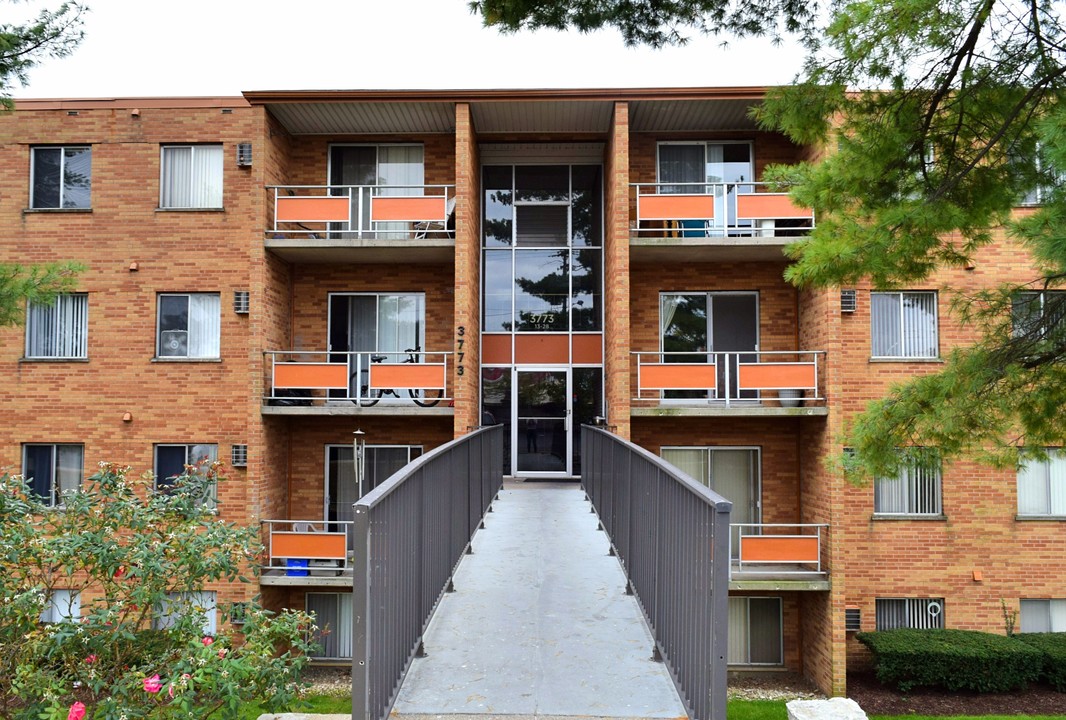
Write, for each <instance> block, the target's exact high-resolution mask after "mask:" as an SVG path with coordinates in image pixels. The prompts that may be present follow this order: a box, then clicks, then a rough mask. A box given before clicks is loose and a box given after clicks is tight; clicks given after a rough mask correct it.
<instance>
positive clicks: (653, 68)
mask: <svg viewBox="0 0 1066 720" xmlns="http://www.w3.org/2000/svg"><path fill="white" fill-rule="evenodd" d="M85 1H86V3H87V4H88V5H89V7H90V10H91V11H90V12H89V13H88V15H87V16H86V22H85V40H84V41H83V42H82V44H81V46H80V47H79V48H78V50H77V51H75V53H74V55H73V56H71V57H69V58H65V59H63V60H46V61H45V62H44V63H43V64H42V65H41V66H40V67H39V68H37V69H35V70H34V71H33V72H32V73H31V75H30V83H29V86H28V87H25V88H20V89H16V90H15V92H14V96H15V97H16V98H20V97H22V98H61V97H66V98H74V97H77V98H85V97H140V96H170V95H239V94H240V93H241V92H242V91H244V90H303V89H334V90H335V89H344V90H347V89H480V88H556V87H558V88H567V87H578V88H601V87H603V88H608V87H618V88H624V87H677V86H701V87H702V86H743V85H774V84H782V83H787V82H790V81H791V80H792V79H793V78H794V76H795V75H796V72H797V71H798V69H799V66H800V61H801V58H802V53H801V52H800V50H799V49H798V48H796V47H795V46H790V47H784V48H774V47H772V46H771V45H770V43H769V42H768V41H732V42H731V43H730V46H729V47H727V48H722V47H720V43H721V40H720V39H714V38H699V39H697V40H694V41H693V42H692V43H690V44H689V45H688V46H686V47H684V48H669V49H665V50H651V49H648V48H636V49H634V48H626V47H625V46H624V45H623V44H622V40H621V37H620V36H619V34H618V33H617V32H614V31H603V32H599V33H596V34H592V35H581V34H579V33H576V32H575V33H558V32H547V31H545V32H538V33H521V34H519V35H513V36H504V35H501V34H499V33H498V32H496V31H495V30H492V29H486V28H483V27H482V26H481V23H480V20H479V18H477V17H475V16H473V15H471V14H470V12H469V11H468V10H467V7H466V0H180V1H179V2H175V3H165V4H164V3H162V2H158V0H85ZM42 4H43V5H45V6H55V5H58V4H59V0H51V2H47V3H42V2H39V1H38V0H33V2H29V3H18V4H10V3H6V2H5V3H0V11H2V12H3V13H4V14H5V15H6V16H7V17H5V18H4V20H5V21H8V20H9V19H18V16H19V15H24V14H26V13H27V12H29V11H30V10H31V9H33V8H35V7H41V6H42Z"/></svg>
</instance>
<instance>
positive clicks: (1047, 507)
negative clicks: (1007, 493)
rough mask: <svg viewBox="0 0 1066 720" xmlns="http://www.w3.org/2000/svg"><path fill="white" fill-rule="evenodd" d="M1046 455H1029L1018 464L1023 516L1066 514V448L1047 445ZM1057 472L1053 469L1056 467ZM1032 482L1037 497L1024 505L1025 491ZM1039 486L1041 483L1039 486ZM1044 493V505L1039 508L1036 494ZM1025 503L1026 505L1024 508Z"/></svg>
mask: <svg viewBox="0 0 1066 720" xmlns="http://www.w3.org/2000/svg"><path fill="white" fill-rule="evenodd" d="M1045 450H1046V451H1047V454H1048V456H1047V457H1046V458H1044V459H1040V460H1037V459H1029V460H1027V461H1026V462H1025V463H1024V464H1022V466H1021V467H1019V468H1018V515H1019V516H1020V517H1066V450H1064V449H1063V448H1051V447H1049V448H1045ZM1056 470H1057V472H1053V471H1056ZM1026 485H1029V486H1031V487H1029V488H1028V489H1029V491H1031V492H1032V493H1033V495H1034V497H1026V498H1025V499H1027V500H1028V501H1029V502H1027V503H1026V504H1025V506H1023V502H1022V501H1023V493H1024V492H1025V490H1026V487H1025V486H1026ZM1037 486H1040V487H1039V488H1038V487H1037ZM1038 492H1040V493H1042V495H1043V498H1042V500H1043V503H1042V504H1043V509H1042V510H1040V511H1035V510H1034V509H1033V500H1035V499H1037V497H1035V496H1036V494H1037V493H1038ZM1023 507H1024V509H1023Z"/></svg>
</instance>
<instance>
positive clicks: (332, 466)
mask: <svg viewBox="0 0 1066 720" xmlns="http://www.w3.org/2000/svg"><path fill="white" fill-rule="evenodd" d="M353 452H354V451H353V449H352V448H350V447H343V446H334V447H331V448H330V449H329V470H330V477H329V489H328V492H329V507H328V508H327V512H328V514H329V518H328V519H330V520H351V519H352V518H353V517H354V515H353V512H352V503H354V502H355V501H356V500H358V499H359V479H358V478H357V477H356V474H355V463H353V462H352V454H353Z"/></svg>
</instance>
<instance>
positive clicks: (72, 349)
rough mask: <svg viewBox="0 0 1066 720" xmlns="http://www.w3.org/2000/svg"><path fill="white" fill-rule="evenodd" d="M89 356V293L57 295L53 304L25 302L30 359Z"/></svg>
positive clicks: (80, 358)
mask: <svg viewBox="0 0 1066 720" xmlns="http://www.w3.org/2000/svg"><path fill="white" fill-rule="evenodd" d="M42 336H43V337H42ZM88 357H89V295H88V293H65V294H61V295H57V296H56V298H55V300H54V302H53V303H52V304H51V305H47V304H45V303H35V302H27V303H26V359H27V360H46V359H47V360H86V359H88Z"/></svg>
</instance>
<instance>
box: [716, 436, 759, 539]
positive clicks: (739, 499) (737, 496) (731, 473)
mask: <svg viewBox="0 0 1066 720" xmlns="http://www.w3.org/2000/svg"><path fill="white" fill-rule="evenodd" d="M754 456H755V451H753V450H711V489H713V490H714V491H715V492H716V493H718V494H719V495H721V496H722V497H724V498H725V499H726V500H729V501H731V502H732V503H733V512H732V513H731V514H730V516H729V522H731V523H752V522H758V518H756V517H755V514H754V505H755V503H754V497H753V496H754V488H753V485H754V479H753V473H754V465H755V460H754Z"/></svg>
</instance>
